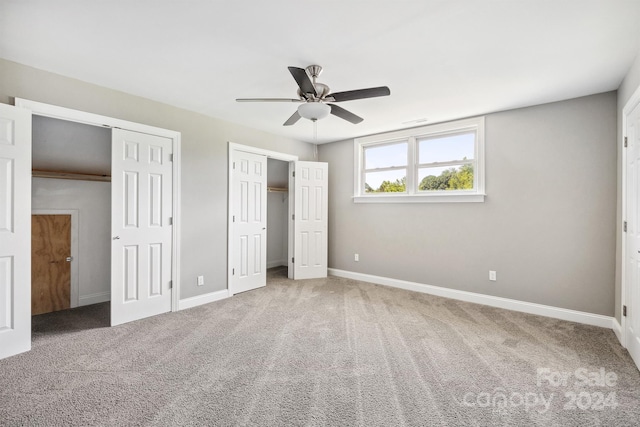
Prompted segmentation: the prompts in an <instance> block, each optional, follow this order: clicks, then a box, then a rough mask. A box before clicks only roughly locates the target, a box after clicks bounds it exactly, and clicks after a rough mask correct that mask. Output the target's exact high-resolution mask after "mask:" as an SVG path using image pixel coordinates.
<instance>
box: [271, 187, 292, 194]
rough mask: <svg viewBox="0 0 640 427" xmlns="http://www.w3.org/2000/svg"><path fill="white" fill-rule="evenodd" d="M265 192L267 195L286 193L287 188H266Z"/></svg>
mask: <svg viewBox="0 0 640 427" xmlns="http://www.w3.org/2000/svg"><path fill="white" fill-rule="evenodd" d="M267 191H268V192H269V193H288V192H289V190H288V189H287V188H281V187H267Z"/></svg>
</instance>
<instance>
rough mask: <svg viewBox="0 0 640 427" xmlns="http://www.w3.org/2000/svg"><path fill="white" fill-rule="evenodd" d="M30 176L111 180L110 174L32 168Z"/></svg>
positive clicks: (79, 179)
mask: <svg viewBox="0 0 640 427" xmlns="http://www.w3.org/2000/svg"><path fill="white" fill-rule="evenodd" d="M31 176H32V177H34V178H55V179H75V180H78V181H101V182H111V175H97V174H91V173H78V172H63V171H47V170H40V169H33V170H32V171H31Z"/></svg>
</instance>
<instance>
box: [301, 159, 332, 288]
mask: <svg viewBox="0 0 640 427" xmlns="http://www.w3.org/2000/svg"><path fill="white" fill-rule="evenodd" d="M327 174H328V164H327V163H321V162H300V161H299V162H296V163H295V176H294V187H295V188H294V191H295V193H294V197H295V201H294V202H295V208H294V221H293V232H294V260H293V278H294V279H296V280H297V279H314V278H320V277H327V231H328V227H327V215H328V209H327V203H328V188H329V180H328V176H327Z"/></svg>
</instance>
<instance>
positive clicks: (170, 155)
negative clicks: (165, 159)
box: [169, 154, 173, 162]
mask: <svg viewBox="0 0 640 427" xmlns="http://www.w3.org/2000/svg"><path fill="white" fill-rule="evenodd" d="M169 161H170V162H173V154H169Z"/></svg>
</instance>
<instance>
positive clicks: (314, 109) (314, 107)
mask: <svg viewBox="0 0 640 427" xmlns="http://www.w3.org/2000/svg"><path fill="white" fill-rule="evenodd" d="M330 113H331V107H330V106H328V105H327V104H323V103H321V102H307V103H304V104H300V106H299V107H298V114H300V117H302V118H303V119H308V120H311V121H314V122H315V121H316V120H320V119H324V118H325V117H327V116H328V115H329V114H330Z"/></svg>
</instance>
